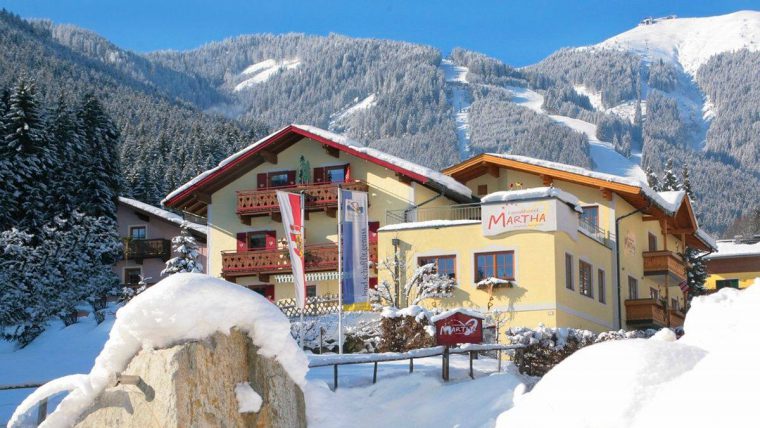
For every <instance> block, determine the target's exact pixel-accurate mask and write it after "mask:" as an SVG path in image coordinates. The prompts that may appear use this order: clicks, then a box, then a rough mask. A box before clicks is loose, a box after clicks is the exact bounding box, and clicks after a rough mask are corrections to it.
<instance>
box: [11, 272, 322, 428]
mask: <svg viewBox="0 0 760 428" xmlns="http://www.w3.org/2000/svg"><path fill="white" fill-rule="evenodd" d="M234 327H237V328H239V329H241V330H242V331H244V332H246V333H247V334H248V335H249V336H250V338H251V340H252V341H253V343H254V344H255V345H256V346H258V347H259V354H260V355H262V356H264V357H274V358H275V359H276V360H277V361H278V362H279V363H280V364H281V365H282V367H283V368H284V369H285V371H286V372H287V373H288V375H289V376H290V377H291V379H292V380H293V381H294V382H295V383H296V384H297V385H299V386H301V387H303V386H304V385H305V382H306V381H305V376H306V372H307V371H308V361H307V359H306V356H305V355H304V354H303V352H302V351H301V350H300V349H299V348H298V345H297V344H296V342H295V341H294V340H293V339H292V337H291V336H290V323H289V322H288V319H287V318H286V317H285V315H283V313H282V312H281V311H280V310H279V308H277V307H276V306H275V305H273V304H271V303H270V302H269V301H268V300H267V299H266V298H264V297H263V296H261V295H259V294H257V293H255V292H253V291H250V290H248V289H246V288H244V287H240V286H238V285H235V284H231V283H229V282H227V281H224V280H221V279H217V278H212V277H210V276H207V275H203V274H197V273H178V274H174V275H171V276H169V277H168V278H166V279H164V280H162V281H160V282H159V283H158V284H156V285H154V286H153V287H151V288H149V289H147V290H146V291H145V292H143V293H141V294H140V295H138V296H137V297H135V298H134V299H132V301H130V303H129V304H127V305H126V306H124V307H123V308H121V309H119V311H118V312H117V313H116V321H115V322H114V325H113V328H112V329H111V333H110V336H109V339H108V342H106V344H105V346H104V347H103V350H102V351H101V352H100V355H98V357H97V358H96V359H95V365H94V366H93V368H92V370H91V371H90V373H89V374H88V375H86V378H75V377H71V378H69V380H74V381H76V382H73V381H72V382H68V381H67V382H64V383H63V384H61V382H62V381H60V380H59V381H53V382H54V383H53V386H52V387H49V386H47V385H46V386H43V387H42V388H43V389H52V390H57V389H60V388H59V387H64V388H65V389H70V390H71V392H70V393H69V395H68V396H67V397H66V398H65V399H64V400H63V401H62V402H61V404H60V405H59V406H58V408H57V409H56V411H55V412H53V413H52V414H50V416H49V417H48V419H47V420H46V421H45V422H44V423H43V424H42V425H41V426H44V427H66V426H72V425H73V424H74V422H75V421H76V420H77V418H78V417H79V415H80V414H81V412H82V411H84V410H85V409H86V408H87V407H88V406H89V405H90V404H91V403H92V401H93V399H94V398H95V397H97V395H98V394H99V393H100V392H102V391H103V390H104V389H105V388H107V387H109V386H111V385H113V384H114V382H115V379H116V376H117V375H118V374H119V373H121V372H122V371H123V370H124V369H126V367H127V365H128V364H129V362H130V361H131V360H132V358H133V357H134V356H135V355H136V354H137V353H138V352H139V351H140V350H141V349H143V348H145V349H150V348H163V347H168V346H172V345H175V344H177V343H181V342H185V341H190V340H200V339H203V338H206V337H209V336H211V335H213V334H214V333H216V332H222V333H228V332H229V331H230V330H231V329H232V328H234ZM56 385H58V386H56ZM35 394H36V393H35ZM35 394H33V395H35ZM36 398H43V397H42V394H36ZM34 404H35V403H34V402H32V400H25V401H24V403H22V404H21V405H20V406H19V407H18V408H17V409H16V412H15V413H14V414H13V416H12V417H11V420H10V422H9V424H8V426H9V427H11V426H14V424H15V423H16V422H17V421H18V420H19V417H20V416H21V415H23V414H24V413H25V412H27V411H28V410H29V409H30V408H31V406H33V405H34Z"/></svg>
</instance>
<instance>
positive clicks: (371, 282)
mask: <svg viewBox="0 0 760 428" xmlns="http://www.w3.org/2000/svg"><path fill="white" fill-rule="evenodd" d="M369 288H371V289H373V290H377V277H373V278H370V279H369Z"/></svg>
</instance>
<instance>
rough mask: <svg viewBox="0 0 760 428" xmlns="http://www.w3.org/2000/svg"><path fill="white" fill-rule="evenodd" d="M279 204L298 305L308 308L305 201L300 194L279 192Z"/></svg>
mask: <svg viewBox="0 0 760 428" xmlns="http://www.w3.org/2000/svg"><path fill="white" fill-rule="evenodd" d="M277 202H279V204H280V212H281V213H282V225H283V227H284V229H285V237H286V238H287V242H288V251H289V253H290V265H291V268H292V269H293V285H294V286H295V287H296V305H297V306H298V307H299V308H301V309H303V308H304V307H305V306H306V269H305V268H304V224H303V220H304V219H303V199H302V196H301V195H300V194H298V193H289V192H282V191H279V190H278V191H277Z"/></svg>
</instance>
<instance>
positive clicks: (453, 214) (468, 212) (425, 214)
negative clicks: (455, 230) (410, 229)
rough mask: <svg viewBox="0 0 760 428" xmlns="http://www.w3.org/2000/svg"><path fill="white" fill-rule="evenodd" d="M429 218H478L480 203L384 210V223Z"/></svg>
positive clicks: (407, 221) (426, 219) (427, 219)
mask: <svg viewBox="0 0 760 428" xmlns="http://www.w3.org/2000/svg"><path fill="white" fill-rule="evenodd" d="M430 220H480V204H462V205H447V206H442V207H418V208H408V209H405V210H388V211H386V212H385V222H386V224H399V223H409V222H416V221H430Z"/></svg>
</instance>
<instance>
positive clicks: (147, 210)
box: [119, 196, 208, 237]
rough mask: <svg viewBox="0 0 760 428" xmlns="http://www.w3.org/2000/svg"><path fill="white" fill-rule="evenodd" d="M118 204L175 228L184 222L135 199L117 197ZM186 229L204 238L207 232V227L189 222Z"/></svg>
mask: <svg viewBox="0 0 760 428" xmlns="http://www.w3.org/2000/svg"><path fill="white" fill-rule="evenodd" d="M119 203H120V204H124V205H126V206H128V207H130V208H132V209H135V210H138V211H140V212H142V213H144V214H147V215H153V216H156V217H158V218H161V219H162V220H166V221H168V222H169V223H174V224H176V225H177V226H181V225H182V223H183V222H185V219H183V218H182V217H181V216H178V215H177V214H174V213H173V212H169V211H166V210H164V209H161V208H159V207H154V206H153V205H150V204H146V203H145V202H140V201H138V200H136V199H131V198H126V197H124V196H119ZM187 228H188V229H190V230H192V231H194V232H197V233H199V234H201V235H203V236H204V237H205V236H206V234H207V232H208V226H205V225H202V224H198V223H193V222H191V221H188V222H187Z"/></svg>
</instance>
